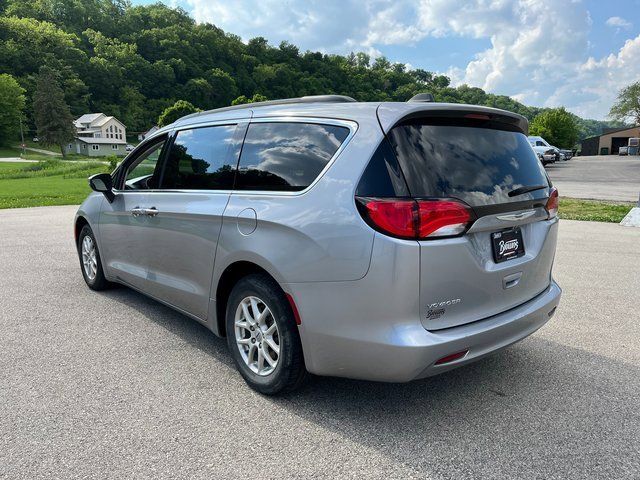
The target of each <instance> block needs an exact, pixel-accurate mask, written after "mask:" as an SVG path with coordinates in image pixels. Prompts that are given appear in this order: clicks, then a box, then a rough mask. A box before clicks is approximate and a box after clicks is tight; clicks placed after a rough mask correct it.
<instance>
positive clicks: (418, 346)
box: [296, 281, 562, 382]
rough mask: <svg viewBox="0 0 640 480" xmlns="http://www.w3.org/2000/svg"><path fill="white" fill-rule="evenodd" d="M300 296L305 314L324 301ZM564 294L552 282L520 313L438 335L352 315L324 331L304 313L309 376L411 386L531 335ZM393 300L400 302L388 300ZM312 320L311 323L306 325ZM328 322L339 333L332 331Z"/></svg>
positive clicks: (415, 325)
mask: <svg viewBox="0 0 640 480" xmlns="http://www.w3.org/2000/svg"><path fill="white" fill-rule="evenodd" d="M315 285H316V287H318V284H315ZM319 289H320V290H321V288H319ZM314 290H316V289H314ZM296 293H297V295H296V296H297V298H299V299H300V301H301V304H302V306H303V308H302V310H307V308H305V307H306V306H307V305H305V297H306V298H309V297H307V295H314V296H315V297H316V298H318V296H321V297H322V296H323V295H322V292H319V291H317V290H316V291H315V292H306V293H305V292H303V291H298V292H296ZM561 293H562V291H561V289H560V287H559V286H558V285H557V284H556V283H555V282H554V281H552V282H551V285H550V286H549V287H548V288H547V289H546V290H545V291H544V292H543V293H541V294H540V295H538V296H537V297H535V298H533V299H532V300H530V301H528V302H526V303H525V304H522V305H520V306H518V307H516V308H513V309H511V310H509V311H506V312H503V313H500V314H498V315H494V316H493V317H490V318H486V319H484V320H479V321H477V322H473V323H470V324H467V325H462V326H458V327H452V328H448V329H444V330H438V331H428V330H425V329H424V328H423V327H422V325H421V324H420V322H419V321H416V322H412V321H407V320H408V319H406V318H404V319H403V318H399V319H397V320H396V321H394V320H388V321H387V322H379V321H376V320H372V321H371V322H370V323H369V324H368V326H367V325H366V324H365V325H363V323H362V322H359V321H356V322H355V323H357V324H358V328H352V327H353V322H351V321H350V319H349V317H348V316H347V315H345V316H343V317H342V318H341V319H339V322H335V321H333V322H332V320H330V318H331V317H327V316H325V317H324V321H323V322H322V323H323V324H324V327H325V328H322V324H320V323H319V322H317V321H314V320H313V318H314V316H313V315H308V316H306V318H305V312H304V311H302V312H301V313H302V325H301V327H300V333H301V338H302V342H303V348H304V352H305V361H306V363H307V368H308V369H309V371H311V372H312V373H315V374H317V375H329V376H340V377H348V378H358V379H363V380H375V381H384V382H407V381H411V380H414V379H418V378H424V377H428V376H432V375H437V374H439V373H442V372H445V371H447V370H451V369H453V368H456V367H459V366H462V365H466V364H468V363H471V362H473V361H475V360H479V359H480V358H482V357H484V356H486V355H489V354H490V353H492V352H495V351H496V350H499V349H501V348H504V347H506V346H508V345H511V344H513V343H515V342H517V341H519V340H522V339H523V338H525V337H527V336H529V335H531V334H532V333H533V332H535V331H536V330H538V329H539V328H540V327H542V326H543V325H544V324H545V323H546V322H547V321H549V319H550V318H551V316H553V313H554V312H555V308H556V307H557V305H558V303H559V301H560V296H561ZM309 300H310V302H311V303H313V301H312V300H311V299H310V298H309ZM353 300H354V299H353V298H352V301H353ZM387 301H388V302H389V303H393V302H394V301H393V299H392V298H388V297H387ZM324 305H325V312H327V311H331V310H333V309H332V307H331V306H329V305H327V303H326V302H325V303H324ZM298 306H299V307H300V306H301V305H298ZM316 306H317V305H316ZM307 311H309V310H307ZM387 318H389V317H387ZM306 320H310V322H309V323H308V324H305V322H306ZM327 323H330V324H332V326H333V328H328V329H327V328H326V327H327ZM338 325H339V326H338ZM465 350H468V353H467V354H466V355H465V356H464V357H463V358H461V359H459V360H456V361H453V362H451V363H447V364H444V365H435V362H436V361H437V360H438V359H440V358H442V357H445V356H447V355H450V354H453V353H457V352H460V351H465Z"/></svg>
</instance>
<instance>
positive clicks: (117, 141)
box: [76, 137, 127, 145]
mask: <svg viewBox="0 0 640 480" xmlns="http://www.w3.org/2000/svg"><path fill="white" fill-rule="evenodd" d="M76 140H79V141H81V142H84V143H88V144H107V145H109V144H118V145H126V143H127V141H126V140H120V139H118V138H93V137H76Z"/></svg>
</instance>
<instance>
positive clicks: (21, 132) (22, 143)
mask: <svg viewBox="0 0 640 480" xmlns="http://www.w3.org/2000/svg"><path fill="white" fill-rule="evenodd" d="M20 139H21V143H20V147H21V148H22V156H23V157H24V155H25V153H27V152H26V150H25V148H24V147H25V143H24V131H23V130H22V114H20Z"/></svg>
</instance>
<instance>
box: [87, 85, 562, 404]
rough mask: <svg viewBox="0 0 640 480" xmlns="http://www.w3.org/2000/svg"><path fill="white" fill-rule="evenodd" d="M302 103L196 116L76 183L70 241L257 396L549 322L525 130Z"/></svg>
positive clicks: (546, 218) (459, 108) (437, 113)
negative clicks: (193, 331)
mask: <svg viewBox="0 0 640 480" xmlns="http://www.w3.org/2000/svg"><path fill="white" fill-rule="evenodd" d="M423 98H424V97H418V98H416V99H413V100H411V101H409V102H404V103H401V102H383V103H380V102H372V103H360V102H355V101H354V100H353V99H351V98H349V97H343V96H319V97H303V98H299V99H291V100H281V101H274V102H263V103H259V104H250V105H242V106H237V107H229V108H223V109H219V110H214V111H210V112H203V113H198V114H194V115H190V116H187V117H184V118H182V119H180V120H178V121H177V122H175V123H174V124H172V125H169V126H167V127H165V128H162V129H161V130H159V131H157V132H156V133H154V134H153V135H152V136H150V137H149V138H147V139H145V141H144V142H142V143H141V144H140V145H139V146H138V147H136V149H135V150H134V151H133V152H131V153H130V154H129V155H128V156H127V157H126V158H125V159H124V161H123V162H122V164H121V165H120V166H119V167H118V168H117V169H116V170H115V171H114V172H113V173H112V174H111V175H109V174H100V175H96V176H94V177H92V178H91V179H90V185H91V187H92V189H93V190H94V192H93V193H92V194H91V195H89V197H88V198H87V199H86V201H85V202H84V203H83V204H82V205H81V206H80V208H79V210H78V212H77V215H76V218H75V237H76V243H77V246H78V253H79V257H80V263H81V269H82V274H83V276H84V279H85V281H86V283H87V285H88V286H89V287H90V288H92V289H94V290H101V289H105V288H109V287H111V286H113V285H114V284H116V283H117V284H122V285H126V286H128V287H131V288H133V289H135V290H138V291H140V292H142V293H144V294H145V295H149V296H150V297H153V298H154V299H156V300H158V301H160V302H163V303H165V304H167V305H169V306H171V307H173V308H175V309H176V310H178V311H180V312H182V313H184V314H185V315H188V316H190V317H192V318H193V319H195V320H197V321H198V322H201V323H203V324H204V325H206V326H207V327H208V328H209V329H211V330H212V331H213V332H214V333H215V334H216V335H219V336H222V337H226V338H227V342H228V345H229V348H230V351H231V355H232V356H233V358H234V360H235V363H236V365H237V367H238V370H239V371H240V373H241V374H242V376H243V377H244V379H245V380H246V381H247V383H248V384H249V385H250V386H251V387H252V388H254V389H256V390H258V391H259V392H262V393H265V394H275V393H278V392H280V391H282V390H291V389H294V388H296V387H297V386H299V385H300V384H301V382H303V380H304V379H305V377H306V376H307V373H313V374H316V375H331V376H341V377H349V378H358V379H367V380H376V381H385V382H406V381H410V380H413V379H418V378H424V377H427V376H430V375H435V374H438V373H441V372H445V371H447V370H449V369H452V368H454V367H458V366H461V365H465V364H467V363H469V362H472V361H475V360H478V359H479V358H482V357H484V356H485V355H488V354H490V353H492V352H494V351H496V350H498V349H501V348H503V347H506V346H507V345H510V344H512V343H514V342H517V341H518V340H521V339H523V338H525V337H526V336H528V335H530V334H531V333H533V332H534V331H536V330H537V329H538V328H540V327H541V326H542V325H544V324H545V322H547V321H548V320H549V318H550V317H551V316H552V315H553V314H554V312H555V309H556V306H557V305H558V302H559V300H560V294H561V290H560V288H559V287H558V285H557V284H556V283H555V282H554V280H553V278H552V275H551V270H552V265H553V260H554V255H555V249H556V238H557V234H558V219H557V217H556V214H557V210H558V193H557V191H556V189H555V188H554V187H553V186H552V185H551V183H550V181H549V179H548V178H547V176H546V174H545V172H544V169H543V168H542V166H541V164H540V162H539V161H538V159H537V158H536V155H535V153H534V152H533V150H532V149H531V147H530V145H529V143H528V141H527V137H526V135H527V130H528V124H527V120H526V119H525V118H524V117H521V116H519V115H516V114H513V113H510V112H506V111H502V110H497V109H493V108H486V107H478V106H470V105H457V104H455V105H454V104H442V103H434V102H431V101H422V99H423Z"/></svg>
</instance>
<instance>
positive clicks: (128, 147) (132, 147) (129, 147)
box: [124, 143, 135, 152]
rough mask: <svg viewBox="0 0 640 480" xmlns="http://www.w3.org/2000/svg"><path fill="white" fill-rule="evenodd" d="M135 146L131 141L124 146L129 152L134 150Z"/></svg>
mask: <svg viewBox="0 0 640 480" xmlns="http://www.w3.org/2000/svg"><path fill="white" fill-rule="evenodd" d="M134 148H135V147H134V146H133V145H131V144H130V143H127V146H126V147H124V149H125V151H127V152H131V151H133V149H134Z"/></svg>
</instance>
